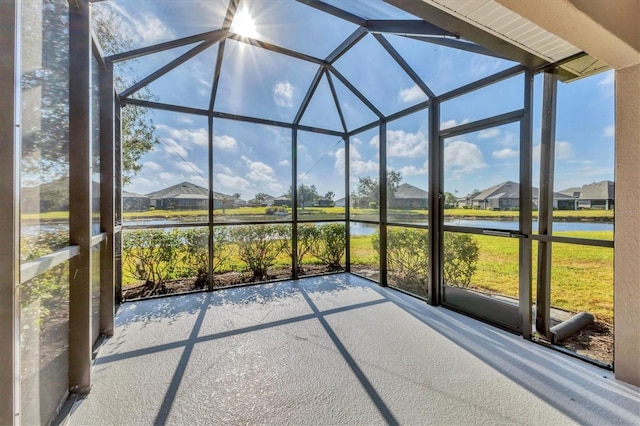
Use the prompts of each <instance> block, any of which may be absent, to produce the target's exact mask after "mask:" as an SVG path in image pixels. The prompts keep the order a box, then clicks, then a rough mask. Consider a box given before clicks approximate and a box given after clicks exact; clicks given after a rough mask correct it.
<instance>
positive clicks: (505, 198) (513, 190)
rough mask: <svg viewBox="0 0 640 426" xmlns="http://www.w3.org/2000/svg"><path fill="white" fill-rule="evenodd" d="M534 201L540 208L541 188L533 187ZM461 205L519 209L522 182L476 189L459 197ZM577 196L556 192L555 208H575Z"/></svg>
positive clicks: (508, 182)
mask: <svg viewBox="0 0 640 426" xmlns="http://www.w3.org/2000/svg"><path fill="white" fill-rule="evenodd" d="M531 196H532V203H533V207H534V208H538V204H539V190H538V188H535V187H534V188H532V191H531ZM458 201H459V203H460V205H461V206H463V207H464V206H467V207H471V208H476V209H491V210H517V209H518V208H520V184H519V183H517V182H512V181H506V182H503V183H500V184H498V185H494V186H492V187H490V188H487V189H484V190H482V191H475V192H473V193H471V194H468V195H466V196H464V197H462V198H459V199H458ZM576 201H577V197H575V196H572V195H568V194H564V193H560V192H554V193H553V208H554V209H558V210H575V208H576Z"/></svg>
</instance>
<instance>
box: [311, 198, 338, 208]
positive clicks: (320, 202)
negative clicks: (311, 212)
mask: <svg viewBox="0 0 640 426" xmlns="http://www.w3.org/2000/svg"><path fill="white" fill-rule="evenodd" d="M334 205H335V203H334V202H333V200H332V199H330V198H318V199H317V200H316V202H315V206H316V207H333V206H334Z"/></svg>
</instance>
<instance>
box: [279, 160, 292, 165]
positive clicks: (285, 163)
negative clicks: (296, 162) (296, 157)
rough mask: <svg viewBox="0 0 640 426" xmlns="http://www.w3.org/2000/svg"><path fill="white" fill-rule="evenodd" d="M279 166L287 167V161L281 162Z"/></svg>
mask: <svg viewBox="0 0 640 426" xmlns="http://www.w3.org/2000/svg"><path fill="white" fill-rule="evenodd" d="M278 165H279V166H288V165H289V160H282V161H281V162H279V163H278Z"/></svg>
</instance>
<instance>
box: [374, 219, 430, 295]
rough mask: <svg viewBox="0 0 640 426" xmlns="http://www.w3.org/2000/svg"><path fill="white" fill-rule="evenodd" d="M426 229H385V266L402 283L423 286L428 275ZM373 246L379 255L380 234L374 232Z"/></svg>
mask: <svg viewBox="0 0 640 426" xmlns="http://www.w3.org/2000/svg"><path fill="white" fill-rule="evenodd" d="M428 236H429V234H428V231H427V230H422V229H411V228H395V227H394V228H388V229H387V268H388V269H389V271H390V272H393V273H394V274H396V276H397V278H398V279H400V280H402V281H403V283H404V284H409V285H418V286H421V287H424V286H425V285H426V280H427V277H428V276H429V240H428ZM371 242H372V244H373V248H374V249H375V251H376V252H377V253H378V255H380V236H379V234H378V233H376V234H374V236H373V238H372V240H371Z"/></svg>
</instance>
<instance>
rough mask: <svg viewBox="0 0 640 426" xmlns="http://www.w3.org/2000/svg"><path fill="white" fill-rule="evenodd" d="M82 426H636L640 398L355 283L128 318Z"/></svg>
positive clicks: (349, 279) (307, 284)
mask: <svg viewBox="0 0 640 426" xmlns="http://www.w3.org/2000/svg"><path fill="white" fill-rule="evenodd" d="M93 381H94V386H93V389H92V391H91V394H90V395H89V397H88V398H87V399H85V400H83V401H80V402H79V403H78V404H77V405H76V406H75V407H74V411H73V413H72V415H71V417H70V422H71V424H73V425H102V424H105V425H107V424H112V425H124V424H127V425H132V424H136V425H145V424H176V425H187V424H295V425H298V424H321V425H326V424H509V425H512V424H535V425H540V424H554V425H555V424H575V423H578V424H636V425H637V424H639V421H640V392H639V390H638V388H635V387H632V386H629V385H626V384H624V383H621V382H618V381H616V380H615V379H614V378H613V374H611V373H610V372H607V371H605V370H602V369H599V368H597V367H595V366H592V365H589V364H586V363H584V362H582V361H580V360H576V359H573V358H570V357H568V356H566V355H563V354H561V353H558V352H555V351H552V350H549V349H546V348H544V347H541V346H539V345H536V344H534V343H531V342H528V341H525V340H523V339H522V338H520V337H519V336H516V335H513V334H510V333H507V332H505V331H502V330H500V329H496V328H494V327H491V326H489V325H487V324H484V323H481V322H477V321H475V320H473V319H470V318H467V317H465V316H462V315H459V314H457V313H455V312H451V311H448V310H446V309H442V308H433V307H430V306H427V305H426V304H425V303H424V302H422V301H420V300H417V299H414V298H412V297H409V296H407V295H405V294H402V293H399V292H397V291H394V290H391V289H385V288H380V287H378V286H377V285H375V284H373V283H370V282H368V281H366V280H364V279H361V278H358V277H355V276H351V275H348V274H341V275H333V276H325V277H315V278H306V279H303V280H300V281H297V282H283V283H276V284H268V285H264V286H256V287H245V288H237V289H229V290H223V291H219V292H215V293H201V294H192V295H185V296H177V297H171V298H163V299H155V300H148V301H142V302H136V303H128V304H125V305H123V307H122V308H121V309H120V311H119V312H118V315H117V329H116V334H115V336H114V337H113V338H111V339H109V340H108V341H107V342H106V343H105V344H104V346H103V347H102V348H101V350H100V353H99V354H98V356H97V358H96V362H95V368H94V375H93Z"/></svg>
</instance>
